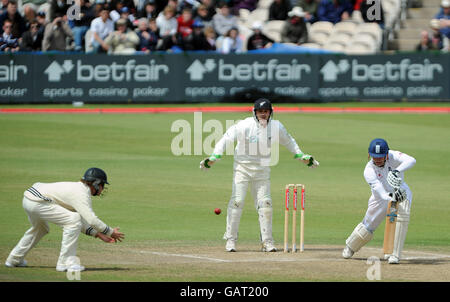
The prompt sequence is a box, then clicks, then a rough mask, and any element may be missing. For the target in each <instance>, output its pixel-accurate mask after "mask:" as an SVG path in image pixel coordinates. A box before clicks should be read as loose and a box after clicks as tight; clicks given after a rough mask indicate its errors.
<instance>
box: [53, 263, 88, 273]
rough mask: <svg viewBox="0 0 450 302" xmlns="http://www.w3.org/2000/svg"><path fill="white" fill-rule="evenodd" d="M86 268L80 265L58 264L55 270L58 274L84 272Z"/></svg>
mask: <svg viewBox="0 0 450 302" xmlns="http://www.w3.org/2000/svg"><path fill="white" fill-rule="evenodd" d="M85 269H86V268H85V267H84V266H82V265H79V264H72V265H64V264H58V265H57V266H56V270H57V271H58V272H66V271H68V272H82V271H84V270H85Z"/></svg>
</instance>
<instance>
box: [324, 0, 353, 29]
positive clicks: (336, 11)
mask: <svg viewBox="0 0 450 302" xmlns="http://www.w3.org/2000/svg"><path fill="white" fill-rule="evenodd" d="M352 13H353V6H352V4H351V3H350V1H349V0H320V2H319V5H318V7H317V19H318V21H328V22H331V23H334V24H336V23H338V22H341V21H345V20H348V19H350V16H351V15H352Z"/></svg>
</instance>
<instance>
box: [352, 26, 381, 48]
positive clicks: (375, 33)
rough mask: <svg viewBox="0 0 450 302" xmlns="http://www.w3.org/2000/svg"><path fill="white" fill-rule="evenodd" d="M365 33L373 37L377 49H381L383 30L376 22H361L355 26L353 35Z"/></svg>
mask: <svg viewBox="0 0 450 302" xmlns="http://www.w3.org/2000/svg"><path fill="white" fill-rule="evenodd" d="M361 34H367V35H370V36H371V37H373V39H374V40H375V42H376V46H377V48H378V49H381V45H382V43H383V31H382V29H381V28H380V26H379V25H378V24H376V23H362V24H359V25H358V27H357V28H356V31H355V35H361Z"/></svg>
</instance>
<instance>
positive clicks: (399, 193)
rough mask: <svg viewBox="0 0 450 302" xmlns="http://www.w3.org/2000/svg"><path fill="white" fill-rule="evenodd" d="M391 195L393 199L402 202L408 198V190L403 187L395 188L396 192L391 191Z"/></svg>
mask: <svg viewBox="0 0 450 302" xmlns="http://www.w3.org/2000/svg"><path fill="white" fill-rule="evenodd" d="M389 196H391V198H392V201H395V202H402V201H403V200H405V199H406V190H405V189H403V188H398V189H395V190H394V193H389Z"/></svg>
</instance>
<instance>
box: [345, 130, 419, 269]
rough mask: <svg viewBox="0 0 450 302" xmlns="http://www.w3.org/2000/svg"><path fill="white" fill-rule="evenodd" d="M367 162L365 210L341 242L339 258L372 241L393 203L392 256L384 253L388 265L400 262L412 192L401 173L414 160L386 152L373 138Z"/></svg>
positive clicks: (394, 152) (392, 152)
mask: <svg viewBox="0 0 450 302" xmlns="http://www.w3.org/2000/svg"><path fill="white" fill-rule="evenodd" d="M369 159H370V160H369V162H368V163H367V164H366V167H365V169H364V178H365V180H366V182H367V183H368V184H369V186H370V189H371V192H372V194H371V196H370V198H369V204H368V209H367V211H366V215H365V216H364V219H363V221H362V222H361V223H359V224H358V225H357V226H356V228H355V229H354V230H353V232H352V233H351V235H350V236H349V237H348V238H347V240H346V241H345V244H346V246H345V248H344V250H343V252H342V256H343V257H344V258H346V259H348V258H351V257H352V256H353V254H354V253H356V252H358V251H359V250H360V249H361V248H362V247H363V246H364V245H365V244H367V243H368V242H369V241H370V240H371V239H372V238H373V233H374V231H375V230H376V229H377V227H378V225H379V224H380V223H381V222H382V221H385V219H386V215H387V209H388V205H389V203H390V202H394V203H397V205H398V210H397V214H396V215H397V217H396V222H395V224H396V225H395V235H394V245H393V249H392V254H385V255H384V258H385V259H386V260H388V263H389V264H397V263H399V261H400V258H401V253H402V250H403V245H404V243H405V239H406V233H407V231H408V224H409V215H410V209H411V202H412V197H413V195H412V192H411V190H410V188H409V187H408V185H407V184H406V183H405V182H404V172H405V171H407V170H409V169H411V168H412V167H413V166H414V165H415V164H416V160H415V159H414V158H413V157H411V156H409V155H407V154H405V153H402V152H400V151H395V150H389V146H388V143H387V142H386V141H385V140H384V139H382V138H376V139H374V140H372V141H371V142H370V145H369Z"/></svg>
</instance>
